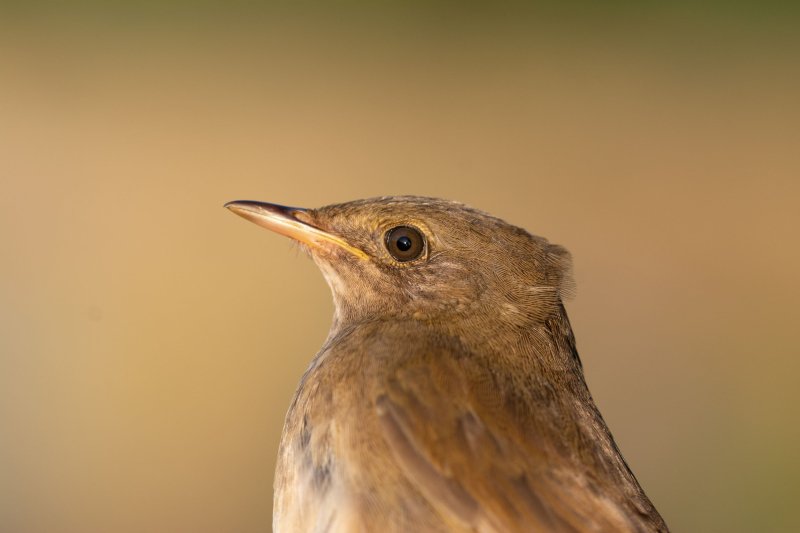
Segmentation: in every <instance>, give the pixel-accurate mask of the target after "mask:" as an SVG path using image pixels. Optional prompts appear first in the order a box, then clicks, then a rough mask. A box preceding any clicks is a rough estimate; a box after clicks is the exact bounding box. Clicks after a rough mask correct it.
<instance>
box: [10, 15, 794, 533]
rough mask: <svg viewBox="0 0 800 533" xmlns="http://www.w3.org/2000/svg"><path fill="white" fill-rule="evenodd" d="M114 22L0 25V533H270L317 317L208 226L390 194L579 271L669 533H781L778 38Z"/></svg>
mask: <svg viewBox="0 0 800 533" xmlns="http://www.w3.org/2000/svg"><path fill="white" fill-rule="evenodd" d="M115 5H116V8H115V9H109V8H102V7H101V6H102V4H94V3H91V2H85V3H83V4H81V5H80V9H77V8H76V9H66V8H65V9H63V10H62V11H54V10H53V9H52V8H46V7H42V8H41V9H38V10H34V9H24V8H23V7H20V6H22V4H20V6H16V8H17V9H16V10H12V11H10V12H9V13H6V14H5V16H4V17H3V18H2V22H0V26H2V31H1V32H0V185H1V188H0V243H1V245H2V252H1V253H0V529H1V530H2V531H3V532H9V533H40V532H64V533H66V532H81V533H95V532H97V533H100V532H117V533H125V532H141V531H148V532H165V533H181V532H187V533H189V532H192V533H195V532H196V533H201V532H256V531H268V530H269V522H270V517H271V498H272V493H271V482H272V471H273V466H274V458H275V454H276V448H277V444H278V437H279V433H280V429H281V425H282V419H283V415H284V413H285V410H286V408H287V406H288V403H289V400H290V398H291V394H292V392H293V390H294V386H295V384H296V382H297V380H298V378H299V376H300V374H301V373H302V371H303V369H304V368H305V366H306V364H307V363H308V361H309V359H310V358H311V357H312V356H313V354H314V353H315V351H316V350H317V348H318V347H319V346H320V344H321V342H322V340H323V339H324V337H325V335H326V333H327V328H328V325H329V321H330V316H331V302H330V297H329V293H328V290H327V288H326V287H325V284H324V282H323V280H322V278H321V276H320V275H319V274H318V272H316V269H315V267H314V266H313V264H312V263H311V262H310V261H309V260H308V259H306V258H305V257H303V256H302V255H299V254H298V253H297V252H296V251H294V250H293V248H292V246H291V245H290V243H289V242H288V241H287V240H285V239H282V238H280V237H278V236H274V235H271V234H269V233H268V232H266V231H264V230H261V229H260V228H257V227H256V226H254V225H252V224H247V223H245V222H244V221H242V220H241V219H239V218H237V217H235V216H233V215H232V214H230V213H228V212H227V211H225V210H224V209H223V208H222V204H223V203H224V202H226V201H228V200H233V199H254V200H265V201H272V202H278V203H286V204H291V205H300V206H312V207H313V206H319V205H323V204H327V203H332V202H338V201H346V200H349V199H355V198H361V197H367V196H373V195H381V194H399V193H413V194H422V195H434V196H442V197H447V198H453V199H458V200H461V201H464V202H467V203H470V204H472V205H474V206H476V207H479V208H482V209H485V210H487V211H490V212H492V213H493V214H496V215H498V216H501V217H503V218H505V219H507V220H509V221H510V222H513V223H515V224H517V225H520V226H523V227H525V228H527V229H528V230H530V231H532V232H534V233H538V234H541V235H544V236H547V237H548V238H550V239H551V240H553V241H554V242H558V243H561V244H564V245H565V246H567V247H568V248H569V249H570V250H571V251H572V252H573V255H574V261H575V273H576V279H577V284H578V291H577V297H576V298H575V299H574V300H572V301H570V302H568V310H569V312H570V315H571V317H572V320H573V326H574V328H575V332H576V335H577V339H578V346H579V349H580V352H581V355H582V357H583V360H584V364H585V368H586V374H587V378H588V381H589V384H590V387H591V389H592V391H593V393H594V395H595V397H596V400H597V402H598V404H599V405H600V407H601V410H602V411H603V413H604V415H605V417H606V419H607V421H608V422H609V424H610V426H611V429H612V431H613V432H614V434H615V435H616V437H617V440H618V442H619V444H620V446H621V448H622V450H623V452H624V454H625V456H626V458H627V459H628V461H629V463H630V464H631V465H632V468H633V470H634V471H635V473H636V474H637V476H638V477H639V479H640V481H641V482H642V484H643V486H644V487H645V489H646V490H647V491H648V493H649V494H650V496H651V498H652V499H653V501H654V502H655V504H656V506H657V507H658V508H659V509H660V510H661V512H662V514H663V515H664V517H665V518H666V520H667V522H668V523H669V524H670V525H671V526H672V527H673V529H674V530H675V531H703V532H713V531H726V532H731V531H741V532H746V531H760V532H764V531H767V532H769V531H793V530H797V529H798V528H800V522H799V521H798V518H797V516H798V515H797V510H796V504H797V501H798V497H800V492H799V489H798V487H800V483H798V478H799V477H800V458H798V452H797V450H798V449H800V431H799V430H798V420H799V418H798V414H800V413H798V401H800V392H798V387H797V374H798V371H800V362H798V355H800V353H798V343H797V327H798V319H800V313H799V312H798V307H797V300H798V296H800V283H798V270H800V253H799V252H798V237H797V232H798V229H800V224H799V223H800V216H799V215H798V213H800V209H798V198H799V197H800V179H798V178H799V174H800V150H799V148H800V104H799V103H798V95H800V75H799V73H798V61H797V60H798V51H799V50H800V47H799V46H798V44H800V43H798V41H799V40H800V39H798V37H797V33H796V28H797V18H796V17H795V14H794V13H792V12H789V11H787V10H785V9H784V10H781V9H778V8H777V7H774V6H772V7H770V8H767V7H764V8H757V7H755V4H754V5H753V6H748V5H744V7H742V6H741V5H739V4H737V6H738V7H736V8H733V7H725V8H724V9H723V8H722V7H721V6H722V4H720V6H716V7H715V6H714V5H707V6H706V5H704V4H702V9H701V8H700V7H690V6H689V5H687V6H686V7H685V8H678V7H676V8H674V9H672V10H670V11H666V10H665V9H664V8H661V9H660V10H659V9H657V8H655V7H650V8H645V7H639V8H634V6H633V5H631V6H629V7H628V8H622V7H621V8H618V9H617V10H608V9H610V8H605V9H606V10H601V9H600V8H597V7H594V8H591V7H590V5H589V4H586V5H582V4H575V6H574V7H573V8H570V9H564V10H556V9H552V8H551V9H544V8H542V9H541V10H539V11H537V10H530V11H526V12H519V11H516V10H515V9H516V8H513V6H511V5H506V4H503V8H502V9H501V8H499V7H496V8H495V9H492V10H488V9H485V8H483V9H482V8H480V6H478V5H473V6H472V7H471V8H470V10H468V11H467V10H465V8H463V7H462V8H459V7H458V4H438V3H437V4H435V5H434V4H425V3H421V4H412V5H411V6H410V7H408V6H407V7H405V8H402V9H401V8H399V7H396V6H393V4H391V3H385V4H381V5H382V8H381V9H376V8H375V7H374V5H369V6H365V5H362V4H359V3H355V2H354V3H350V4H347V5H345V6H344V7H339V8H336V9H334V8H331V7H328V8H325V7H323V6H322V5H316V6H315V5H314V4H309V6H310V7H307V9H305V10H298V9H289V8H287V7H286V6H280V7H274V6H273V7H274V9H266V8H264V9H254V8H253V7H252V6H248V5H247V3H245V2H234V3H232V4H230V6H231V7H223V6H217V5H215V4H214V3H213V2H207V3H204V4H202V5H201V6H200V7H197V6H191V5H189V4H186V3H182V2H168V3H166V4H160V3H152V4H150V5H147V6H144V7H142V6H139V5H133V4H131V5H126V4H124V3H118V4H115ZM581 6H582V7H581ZM698 6H699V5H698Z"/></svg>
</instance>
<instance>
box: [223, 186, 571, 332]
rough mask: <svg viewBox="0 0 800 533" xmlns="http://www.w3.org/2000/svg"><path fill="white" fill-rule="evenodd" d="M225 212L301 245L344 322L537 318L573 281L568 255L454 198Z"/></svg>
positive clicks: (234, 205)
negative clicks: (384, 319) (327, 288)
mask: <svg viewBox="0 0 800 533" xmlns="http://www.w3.org/2000/svg"><path fill="white" fill-rule="evenodd" d="M226 207H228V208H229V209H230V210H231V211H233V212H235V213H236V214H238V215H240V216H242V217H244V218H246V219H248V220H251V221H253V222H255V223H256V224H259V225H261V226H264V227H266V228H268V229H271V230H273V231H276V232H278V233H281V234H283V235H287V236H289V237H292V238H293V239H296V240H297V241H299V242H300V243H302V245H303V247H304V248H305V249H306V250H307V251H308V252H309V253H310V255H311V257H312V258H313V259H314V261H315V262H316V263H317V265H318V266H319V267H320V269H321V270H322V273H323V274H324V276H325V279H326V280H327V281H328V284H329V285H330V287H331V291H332V292H333V298H334V302H335V305H336V319H335V320H336V321H337V322H338V323H340V324H342V323H345V324H346V323H349V322H352V321H356V320H371V319H380V318H385V317H397V318H416V319H422V320H433V321H438V320H446V321H449V322H452V321H453V320H456V321H458V319H462V318H463V319H465V320H467V321H469V320H471V319H474V318H478V317H485V316H489V317H491V318H493V319H497V320H500V321H501V323H507V324H522V323H525V322H529V321H531V320H543V319H545V318H546V317H547V316H549V315H550V314H551V313H552V312H554V310H555V309H557V308H558V304H559V303H560V301H561V298H562V296H563V295H564V291H565V290H567V289H568V288H569V286H570V278H569V276H570V273H569V264H570V260H569V253H568V252H567V251H566V250H565V249H564V248H562V247H560V246H557V245H553V244H550V243H549V242H548V241H547V240H545V239H543V238H541V237H536V236H533V235H531V234H529V233H527V232H526V231H525V230H523V229H520V228H518V227H516V226H512V225H511V224H508V223H506V222H504V221H502V220H500V219H498V218H495V217H493V216H490V215H488V214H486V213H484V212H481V211H478V210H476V209H472V208H470V207H467V206H465V205H463V204H460V203H457V202H451V201H447V200H439V199H435V198H422V197H415V196H399V197H381V198H372V199H368V200H357V201H353V202H347V203H343V204H335V205H329V206H326V207H321V208H319V209H300V208H291V207H284V206H279V205H275V204H267V203H261V202H250V201H237V202H230V203H228V204H226Z"/></svg>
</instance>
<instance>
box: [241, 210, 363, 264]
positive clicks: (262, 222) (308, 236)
mask: <svg viewBox="0 0 800 533" xmlns="http://www.w3.org/2000/svg"><path fill="white" fill-rule="evenodd" d="M225 207H227V208H228V209H230V210H231V211H233V212H234V213H236V214H237V215H239V216H240V217H242V218H246V219H247V220H249V221H250V222H255V223H256V224H258V225H259V226H262V227H264V228H267V229H268V230H272V231H274V232H275V233H280V234H281V235H286V236H287V237H291V238H292V239H295V240H298V241H300V242H303V243H306V244H308V245H310V246H313V247H315V248H318V247H319V246H320V245H324V244H326V243H327V244H334V245H336V246H338V247H339V248H341V249H343V250H346V251H348V252H350V253H351V254H353V255H355V256H356V257H358V258H360V259H366V258H367V257H368V256H367V254H365V253H364V252H363V251H362V250H360V249H358V248H356V247H355V246H352V245H351V244H349V243H347V242H346V241H344V240H343V239H342V238H341V237H337V236H336V235H332V234H330V233H328V232H327V231H324V230H322V229H320V228H318V227H316V226H314V225H312V224H310V223H309V222H305V221H304V220H303V219H304V218H305V219H306V220H308V216H307V215H306V213H307V212H308V210H307V209H303V208H300V207H286V206H283V205H278V204H268V203H265V202H251V201H249V200H237V201H235V202H228V203H227V204H225Z"/></svg>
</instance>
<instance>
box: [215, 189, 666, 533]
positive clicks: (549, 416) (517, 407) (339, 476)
mask: <svg viewBox="0 0 800 533" xmlns="http://www.w3.org/2000/svg"><path fill="white" fill-rule="evenodd" d="M226 207H228V208H229V209H230V210H231V211H233V212H234V213H236V214H238V215H241V216H242V217H244V218H246V219H248V220H251V221H253V222H255V223H256V224H259V225H261V226H264V227H266V228H268V229H271V230H273V231H276V232H278V233H281V234H284V235H288V236H289V237H292V238H294V239H296V240H297V241H299V242H300V243H301V246H302V247H303V248H305V249H306V250H307V251H308V253H309V254H310V255H311V257H312V258H313V259H314V261H315V262H316V263H317V265H318V266H319V267H320V269H321V270H322V273H323V274H324V276H325V279H326V280H327V281H328V284H329V285H330V287H331V291H332V292H333V299H334V302H335V313H334V317H333V325H332V327H331V331H330V334H329V336H328V339H327V340H326V341H325V344H324V345H323V347H322V349H321V350H320V351H319V353H318V354H317V355H316V356H315V357H314V359H313V360H312V362H311V365H310V366H309V368H308V370H307V371H306V373H305V375H304V376H303V378H302V379H301V381H300V385H299V387H298V389H297V392H296V394H295V396H294V399H293V401H292V404H291V407H290V408H289V412H288V414H287V416H286V424H285V426H284V429H283V436H282V438H281V445H280V452H279V457H278V466H277V470H276V473H275V501H274V515H273V528H274V530H275V531H276V532H277V533H281V532H291V533H295V532H362V531H363V532H377V531H381V532H384V531H385V532H401V531H402V532H417V531H419V532H423V531H424V532H428V531H431V532H445V531H448V532H450V531H454V532H516V531H526V532H529V531H557V532H562V531H564V532H567V531H569V532H576V531H614V532H617V531H619V532H628V531H630V532H651V531H667V526H666V524H665V523H664V520H663V519H662V518H661V516H660V515H659V514H658V512H657V511H656V509H655V508H654V507H653V504H652V503H651V502H650V500H649V499H648V498H647V496H646V495H645V493H644V492H643V491H642V488H641V487H640V486H639V483H638V482H637V481H636V478H635V477H634V476H633V473H632V472H631V471H630V469H629V468H628V465H627V464H626V463H625V460H624V459H623V458H622V455H620V452H619V449H618V448H617V446H616V444H615V443H614V439H613V438H612V436H611V433H610V432H609V429H608V427H607V426H606V424H605V422H604V421H603V418H602V417H601V416H600V412H599V411H598V410H597V407H596V406H595V404H594V401H593V400H592V397H591V395H590V394H589V390H588V389H587V387H586V382H585V381H584V377H583V370H582V367H581V362H580V359H579V358H578V352H577V351H576V349H575V338H574V337H573V335H572V330H571V328H570V324H569V320H568V319H567V314H566V312H565V310H564V306H563V304H562V297H563V296H564V294H565V291H567V290H568V289H569V286H570V275H569V270H570V259H569V254H568V252H567V251H566V250H565V249H564V248H562V247H560V246H557V245H554V244H550V243H549V242H548V241H547V240H545V239H543V238H541V237H536V236H533V235H530V234H529V233H527V232H526V231H524V230H522V229H520V228H517V227H514V226H512V225H510V224H507V223H506V222H503V221H502V220H500V219H498V218H495V217H492V216H490V215H488V214H486V213H483V212H481V211H478V210H475V209H472V208H470V207H467V206H465V205H462V204H460V203H456V202H450V201H445V200H438V199H432V198H420V197H409V196H404V197H384V198H375V199H370V200H360V201H355V202H349V203H344V204H339V205H330V206H327V207H322V208H320V209H298V208H290V207H283V206H279V205H274V204H267V203H260V202H249V201H240V202H230V203H228V204H227V205H226Z"/></svg>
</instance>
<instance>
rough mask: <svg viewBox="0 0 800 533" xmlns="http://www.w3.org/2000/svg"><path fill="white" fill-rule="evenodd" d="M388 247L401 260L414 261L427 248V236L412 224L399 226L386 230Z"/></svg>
mask: <svg viewBox="0 0 800 533" xmlns="http://www.w3.org/2000/svg"><path fill="white" fill-rule="evenodd" d="M386 249H387V250H389V253H390V254H392V257H394V258H395V259H397V260H398V261H400V262H405V261H412V260H414V259H416V258H418V257H419V256H420V255H422V252H423V251H424V250H425V238H424V237H423V236H422V233H420V232H419V230H417V229H415V228H412V227H410V226H397V227H396V228H392V229H390V230H389V231H387V232H386Z"/></svg>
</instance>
